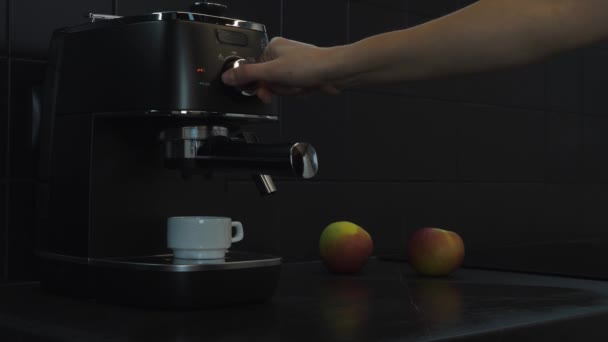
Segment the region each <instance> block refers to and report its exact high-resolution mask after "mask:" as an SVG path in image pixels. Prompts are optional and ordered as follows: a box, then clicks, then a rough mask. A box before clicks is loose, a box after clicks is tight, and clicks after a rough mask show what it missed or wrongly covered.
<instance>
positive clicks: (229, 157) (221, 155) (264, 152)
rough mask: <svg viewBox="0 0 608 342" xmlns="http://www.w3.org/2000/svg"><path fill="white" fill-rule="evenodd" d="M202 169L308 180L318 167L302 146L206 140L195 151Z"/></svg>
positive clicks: (309, 148) (313, 155) (309, 149)
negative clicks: (220, 169) (238, 171)
mask: <svg viewBox="0 0 608 342" xmlns="http://www.w3.org/2000/svg"><path fill="white" fill-rule="evenodd" d="M196 160H197V161H198V163H199V164H200V165H201V166H202V165H205V164H207V165H208V166H210V167H213V166H217V167H221V168H232V169H249V170H255V171H257V172H260V173H261V174H271V175H276V176H287V177H298V178H303V179H308V178H312V177H314V176H315V175H316V174H317V170H318V168H319V164H318V161H317V152H316V151H315V148H314V147H313V146H312V145H311V144H309V143H305V142H297V143H292V144H248V143H246V142H243V141H233V140H230V139H227V138H224V137H214V138H213V139H208V140H206V141H205V143H204V144H202V145H201V146H200V147H199V148H198V151H197V155H196Z"/></svg>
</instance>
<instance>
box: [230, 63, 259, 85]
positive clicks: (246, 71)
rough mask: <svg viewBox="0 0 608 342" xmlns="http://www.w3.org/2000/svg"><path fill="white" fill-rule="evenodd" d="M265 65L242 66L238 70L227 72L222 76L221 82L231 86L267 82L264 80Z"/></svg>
mask: <svg viewBox="0 0 608 342" xmlns="http://www.w3.org/2000/svg"><path fill="white" fill-rule="evenodd" d="M266 64H267V63H259V64H244V65H241V66H240V67H238V68H234V69H230V70H227V71H226V72H224V73H223V74H222V81H223V82H224V83H225V84H227V85H231V86H239V85H245V84H248V83H253V82H259V81H267V80H266V79H265V78H264V76H265V75H266V67H267V65H266Z"/></svg>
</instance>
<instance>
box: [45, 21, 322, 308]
mask: <svg viewBox="0 0 608 342" xmlns="http://www.w3.org/2000/svg"><path fill="white" fill-rule="evenodd" d="M267 42H268V38H267V35H266V32H265V28H264V26H263V25H261V24H256V23H250V22H246V21H242V20H236V19H227V18H224V17H216V16H211V15H204V14H197V13H186V12H163V13H153V14H149V15H144V16H136V17H122V18H118V17H116V18H110V19H108V20H103V21H99V20H97V21H94V22H92V23H88V24H85V25H81V26H76V27H70V28H64V29H60V30H57V31H56V32H55V33H54V35H53V39H52V42H51V47H50V54H49V55H50V60H49V65H48V69H47V75H46V76H47V77H46V84H45V100H44V106H43V117H42V123H41V129H40V148H41V166H40V174H39V179H40V182H39V184H40V187H39V191H38V193H39V196H38V199H39V201H38V203H39V205H38V215H37V216H38V217H37V221H38V246H37V254H38V255H39V256H40V258H41V261H42V267H41V282H42V284H43V286H44V287H45V288H47V289H49V290H52V291H56V292H62V293H67V294H70V295H82V296H86V297H94V298H97V299H99V300H108V301H113V302H121V303H127V304H134V305H145V306H155V307H206V306H217V305H227V304H235V303H243V302H253V301H263V300H266V299H268V298H270V297H271V296H272V294H273V292H274V290H275V287H276V285H277V281H278V276H279V272H280V265H281V258H280V257H276V256H269V255H262V254H258V253H247V252H229V253H228V254H227V256H226V258H225V260H222V261H221V262H206V261H196V260H190V261H186V260H181V261H180V260H176V259H175V258H173V256H172V255H171V254H170V253H168V250H167V248H166V235H165V234H166V222H167V219H168V218H169V217H172V216H197V215H205V214H207V215H209V214H212V215H223V216H230V211H229V208H228V207H227V206H225V205H223V203H221V202H220V203H215V205H214V206H213V208H212V209H210V208H202V207H201V204H200V203H201V202H200V201H199V200H198V199H200V198H201V196H207V195H208V194H209V191H208V190H209V189H208V187H207V186H208V185H209V184H210V182H212V181H209V180H203V179H205V178H204V177H203V176H198V175H197V173H203V174H205V177H207V178H208V177H209V175H210V174H211V173H212V172H214V171H215V170H225V169H236V170H241V171H246V172H251V173H252V174H253V176H254V179H261V180H262V181H263V182H261V183H262V184H264V185H265V187H263V188H264V189H266V190H267V192H273V191H274V185H273V184H272V182H271V179H270V178H269V176H268V174H272V173H273V172H275V173H276V174H281V175H285V174H287V175H293V176H296V177H301V178H309V177H311V176H313V175H314V173H315V172H316V154H315V153H314V149H313V148H312V146H309V145H307V144H304V145H302V143H299V144H273V145H263V144H258V143H257V142H256V141H252V140H251V139H246V138H243V137H247V136H248V135H247V134H238V135H237V133H242V132H241V127H243V126H246V125H248V124H251V123H256V124H257V123H268V124H271V125H272V124H273V123H276V122H277V121H278V115H277V106H276V103H271V104H264V103H262V102H260V101H259V100H257V99H256V97H255V96H251V95H253V94H254V93H252V90H251V89H234V88H230V87H227V86H225V85H224V84H223V83H222V82H221V74H222V72H223V71H224V70H226V69H228V68H231V67H238V64H239V63H241V64H244V63H254V62H256V60H257V58H259V56H260V55H261V54H262V52H263V49H264V47H265V46H266V44H267ZM175 132H179V134H175ZM254 140H255V139H254ZM311 170H312V171H311ZM192 175H195V177H192ZM210 210H213V212H212V213H210V212H209V211H210ZM245 224H246V223H245Z"/></svg>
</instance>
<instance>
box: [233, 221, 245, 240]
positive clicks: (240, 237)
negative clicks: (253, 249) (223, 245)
mask: <svg viewBox="0 0 608 342" xmlns="http://www.w3.org/2000/svg"><path fill="white" fill-rule="evenodd" d="M232 227H233V228H235V229H236V235H234V236H233V237H232V242H239V241H241V240H243V237H244V236H245V232H244V231H243V224H242V223H241V222H239V221H234V222H232Z"/></svg>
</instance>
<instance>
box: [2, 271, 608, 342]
mask: <svg viewBox="0 0 608 342" xmlns="http://www.w3.org/2000/svg"><path fill="white" fill-rule="evenodd" d="M607 324H608V282H601V281H592V280H583V279H573V278H561V277H549V276H539V275H528V274H518V273H509V272H494V271H483V270H472V269H462V270H459V271H458V272H457V273H456V274H455V275H454V276H453V277H450V278H422V277H419V276H417V275H415V274H414V273H413V272H412V270H411V269H410V268H409V266H407V265H406V264H404V263H400V262H390V261H378V260H371V261H370V263H369V264H368V265H367V266H366V268H365V269H364V272H362V273H361V274H360V275H358V276H332V275H330V274H328V273H327V271H326V270H325V269H324V267H323V266H322V265H321V264H320V263H318V262H311V263H297V264H286V265H284V266H283V271H282V277H281V282H280V284H279V289H278V290H277V293H276V295H275V296H274V298H273V299H272V300H271V301H270V302H268V303H264V304H259V305H249V306H241V307H233V308H223V309H214V310H196V311H160V310H158V311H157V310H144V309H138V308H131V307H122V306H112V305H106V304H96V303H95V302H93V301H90V300H81V299H74V298H66V297H60V296H55V295H51V294H47V293H44V292H43V291H41V289H40V287H39V285H38V284H37V283H27V284H12V285H3V286H0V341H79V342H80V341H147V342H148V341H149V342H152V341H179V342H182V341H184V342H185V341H435V340H466V341H486V340H492V341H493V340H500V341H509V340H513V341H523V340H529V341H537V340H560V341H564V340H572V341H583V340H584V341H595V340H597V341H606V340H608V332H606V330H608V329H604V328H605V326H606V325H607Z"/></svg>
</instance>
